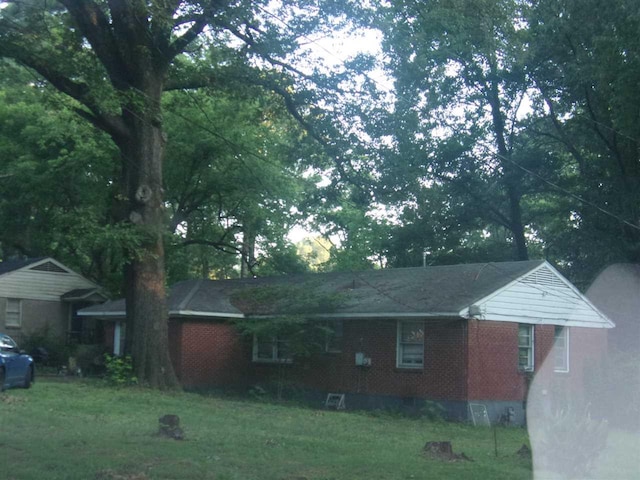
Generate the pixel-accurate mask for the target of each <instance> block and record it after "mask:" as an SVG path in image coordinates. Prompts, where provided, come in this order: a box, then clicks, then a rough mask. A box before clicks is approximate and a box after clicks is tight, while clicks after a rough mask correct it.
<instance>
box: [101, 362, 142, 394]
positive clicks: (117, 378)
mask: <svg viewBox="0 0 640 480" xmlns="http://www.w3.org/2000/svg"><path fill="white" fill-rule="evenodd" d="M104 365H105V369H106V374H105V380H106V381H107V382H108V383H110V384H111V385H115V386H117V387H124V386H127V385H136V384H137V383H138V379H137V378H136V376H135V375H134V374H133V362H132V361H131V357H130V356H129V355H127V356H125V357H117V356H115V355H109V354H105V355H104Z"/></svg>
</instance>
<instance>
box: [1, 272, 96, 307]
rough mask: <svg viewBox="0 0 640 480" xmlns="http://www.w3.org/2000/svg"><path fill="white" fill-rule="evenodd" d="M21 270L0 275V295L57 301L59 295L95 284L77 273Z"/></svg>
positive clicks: (91, 286)
mask: <svg viewBox="0 0 640 480" xmlns="http://www.w3.org/2000/svg"><path fill="white" fill-rule="evenodd" d="M28 268H29V267H26V268H24V269H21V270H16V271H14V272H10V273H7V274H5V275H2V276H0V297H5V298H24V299H30V300H54V301H59V300H60V296H61V295H63V294H65V293H67V292H68V291H70V290H74V289H77V288H96V285H95V284H94V283H92V282H90V281H89V280H87V279H86V278H84V277H82V276H81V275H78V274H77V273H57V272H39V271H36V270H29V269H28Z"/></svg>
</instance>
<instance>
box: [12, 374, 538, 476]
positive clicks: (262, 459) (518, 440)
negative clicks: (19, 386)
mask: <svg viewBox="0 0 640 480" xmlns="http://www.w3.org/2000/svg"><path fill="white" fill-rule="evenodd" d="M168 413H173V414H177V415H179V416H180V418H181V423H182V426H183V428H184V431H185V435H186V439H185V440H183V441H176V440H172V439H167V438H163V437H160V436H158V435H157V434H156V433H157V430H158V418H159V417H160V416H162V415H164V414H168ZM497 438H498V449H499V450H498V456H497V457H496V456H495V452H494V437H493V430H491V429H488V428H474V427H470V426H466V425H459V424H449V423H432V422H428V421H426V420H413V419H406V418H390V417H381V418H374V417H371V416H369V415H365V414H361V413H346V412H335V411H322V410H312V409H308V408H300V407H297V406H293V405H274V404H268V403H262V402H259V401H249V400H247V401H242V400H235V399H227V398H221V397H212V396H202V395H196V394H190V393H158V392H153V391H148V390H143V389H122V390H113V389H109V388H106V387H102V386H100V385H98V384H95V383H91V382H56V381H47V380H40V381H38V382H37V383H36V384H35V385H34V387H33V388H32V389H31V390H10V391H8V392H5V393H3V394H1V395H0V469H1V470H2V472H1V473H0V476H1V477H2V478H8V479H20V480H22V479H38V480H41V479H47V480H54V479H105V480H107V479H108V480H115V479H118V480H134V479H135V480H144V479H217V480H224V479H242V480H250V479H260V480H268V479H279V480H280V479H281V480H304V479H307V480H312V479H314V480H329V479H349V480H351V479H385V480H388V479H426V478H456V479H458V478H461V479H475V478H477V479H509V480H512V479H520V478H527V479H529V478H531V464H530V462H529V461H527V460H524V459H521V458H519V457H518V456H517V455H515V453H516V451H517V450H518V449H519V448H520V447H521V446H522V444H523V443H525V442H527V437H526V433H525V431H524V430H522V429H520V428H507V429H502V428H501V429H498V430H497ZM445 440H446V441H451V442H452V443H453V449H454V451H455V452H457V453H459V452H464V453H465V454H466V455H467V456H469V457H471V458H472V459H473V460H474V461H473V462H464V461H461V462H443V461H439V460H434V459H427V458H425V457H424V456H423V455H422V454H421V451H422V447H423V446H424V444H425V443H426V442H427V441H445Z"/></svg>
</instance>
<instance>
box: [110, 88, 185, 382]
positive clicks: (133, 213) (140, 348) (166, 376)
mask: <svg viewBox="0 0 640 480" xmlns="http://www.w3.org/2000/svg"><path fill="white" fill-rule="evenodd" d="M154 83H155V84H152V85H151V86H150V87H148V88H146V89H145V93H144V94H143V95H140V96H139V97H138V100H139V103H138V107H139V105H140V102H142V103H143V104H144V107H143V108H137V109H136V108H135V107H134V104H132V105H131V110H130V111H128V112H126V113H125V114H124V115H123V118H124V120H125V122H126V124H127V126H128V131H129V132H130V135H129V136H128V138H127V139H126V140H125V141H124V143H123V144H122V145H121V152H122V162H123V173H124V183H125V188H126V190H127V207H128V208H127V216H128V220H129V221H130V222H131V223H133V224H134V225H135V227H136V228H135V230H136V232H137V233H138V234H139V235H140V236H141V238H142V242H141V244H140V245H139V246H138V247H137V248H136V249H135V251H131V252H129V253H130V261H129V264H128V265H127V274H126V276H125V282H126V285H125V291H126V295H125V296H126V300H127V336H128V338H130V339H131V342H130V348H131V354H132V356H133V361H134V369H135V374H136V376H137V377H138V378H139V379H140V381H142V382H143V383H145V384H147V385H149V386H151V387H156V388H175V387H177V386H178V381H177V379H176V376H175V373H174V370H173V366H172V364H171V359H170V357H169V348H168V310H167V304H166V296H165V268H164V245H163V235H164V230H165V218H164V200H163V190H162V160H163V154H164V144H165V141H164V138H163V132H162V127H161V124H160V121H159V118H160V117H159V105H160V96H161V92H162V83H161V81H156V82H154Z"/></svg>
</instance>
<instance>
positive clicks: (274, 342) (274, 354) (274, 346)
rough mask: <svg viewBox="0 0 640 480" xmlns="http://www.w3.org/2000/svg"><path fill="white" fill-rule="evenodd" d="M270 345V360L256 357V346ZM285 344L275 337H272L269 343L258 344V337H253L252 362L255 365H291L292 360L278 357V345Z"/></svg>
mask: <svg viewBox="0 0 640 480" xmlns="http://www.w3.org/2000/svg"><path fill="white" fill-rule="evenodd" d="M259 343H270V344H271V358H264V357H259V356H258V344H259ZM281 343H285V340H282V339H279V338H278V337H277V336H275V335H274V336H272V337H271V340H270V341H269V342H259V341H258V336H257V335H253V361H254V362H256V363H293V358H291V357H287V358H280V357H279V345H280V344H281Z"/></svg>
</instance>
